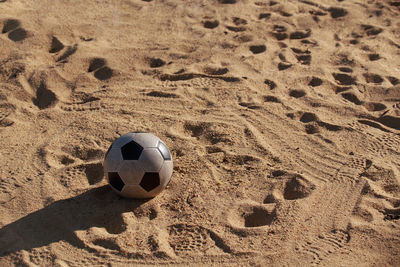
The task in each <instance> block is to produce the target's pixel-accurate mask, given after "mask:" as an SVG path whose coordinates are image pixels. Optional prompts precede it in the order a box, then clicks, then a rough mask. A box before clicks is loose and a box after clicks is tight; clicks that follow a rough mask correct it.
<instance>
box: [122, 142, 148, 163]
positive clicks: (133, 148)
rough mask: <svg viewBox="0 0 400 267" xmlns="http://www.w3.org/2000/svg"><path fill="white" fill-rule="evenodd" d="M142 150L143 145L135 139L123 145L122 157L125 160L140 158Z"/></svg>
mask: <svg viewBox="0 0 400 267" xmlns="http://www.w3.org/2000/svg"><path fill="white" fill-rule="evenodd" d="M142 151H143V147H142V146H141V145H139V144H138V143H136V142H135V141H130V142H129V143H127V144H126V145H124V146H123V147H121V153H122V158H123V159H124V160H138V159H139V157H140V154H141V153H142Z"/></svg>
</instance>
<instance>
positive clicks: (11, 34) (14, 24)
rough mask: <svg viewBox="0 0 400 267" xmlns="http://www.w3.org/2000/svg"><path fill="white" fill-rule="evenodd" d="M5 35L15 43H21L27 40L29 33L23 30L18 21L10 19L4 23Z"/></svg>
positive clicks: (3, 31)
mask: <svg viewBox="0 0 400 267" xmlns="http://www.w3.org/2000/svg"><path fill="white" fill-rule="evenodd" d="M1 32H2V33H3V34H4V33H8V38H9V39H10V40H12V41H14V42H20V41H23V40H25V38H26V37H27V32H26V30H24V29H23V28H21V23H20V21H19V20H16V19H9V20H7V21H6V22H5V23H4V26H3V30H2V31H1Z"/></svg>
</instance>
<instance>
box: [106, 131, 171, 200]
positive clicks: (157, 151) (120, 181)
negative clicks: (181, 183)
mask: <svg viewBox="0 0 400 267" xmlns="http://www.w3.org/2000/svg"><path fill="white" fill-rule="evenodd" d="M172 169H173V164H172V157H171V153H170V152H169V149H168V147H167V146H166V145H165V144H164V143H163V142H162V141H161V140H160V138H158V137H157V136H154V135H152V134H150V133H127V134H125V135H122V136H121V137H119V138H117V139H116V140H115V141H114V142H113V143H112V144H111V146H110V148H109V149H108V151H107V153H106V155H105V158H104V173H105V176H106V177H107V180H108V183H109V184H110V186H111V188H112V189H113V190H114V191H115V192H116V193H117V194H119V195H121V196H123V197H128V198H151V197H154V196H156V195H158V194H159V193H160V192H161V191H162V190H163V189H164V188H165V187H166V186H167V185H168V183H169V182H170V180H171V176H172Z"/></svg>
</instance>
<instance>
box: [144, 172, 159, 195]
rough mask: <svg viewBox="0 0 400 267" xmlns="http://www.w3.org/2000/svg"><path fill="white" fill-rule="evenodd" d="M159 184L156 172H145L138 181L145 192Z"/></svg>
mask: <svg viewBox="0 0 400 267" xmlns="http://www.w3.org/2000/svg"><path fill="white" fill-rule="evenodd" d="M159 185H160V176H159V175H158V172H146V173H145V174H144V175H143V178H142V181H141V182H140V186H141V187H142V188H143V189H144V190H146V191H147V192H150V191H151V190H153V189H154V188H156V187H157V186H159Z"/></svg>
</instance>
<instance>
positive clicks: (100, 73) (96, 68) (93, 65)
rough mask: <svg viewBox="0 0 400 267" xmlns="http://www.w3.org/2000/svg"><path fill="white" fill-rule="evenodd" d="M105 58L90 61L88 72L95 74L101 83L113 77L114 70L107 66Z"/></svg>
mask: <svg viewBox="0 0 400 267" xmlns="http://www.w3.org/2000/svg"><path fill="white" fill-rule="evenodd" d="M106 64H107V61H106V60H105V59H104V58H93V59H92V60H91V61H90V64H89V68H88V72H94V77H96V79H98V80H100V81H105V80H108V79H110V78H111V77H112V75H113V70H112V69H110V68H109V67H107V66H106Z"/></svg>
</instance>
